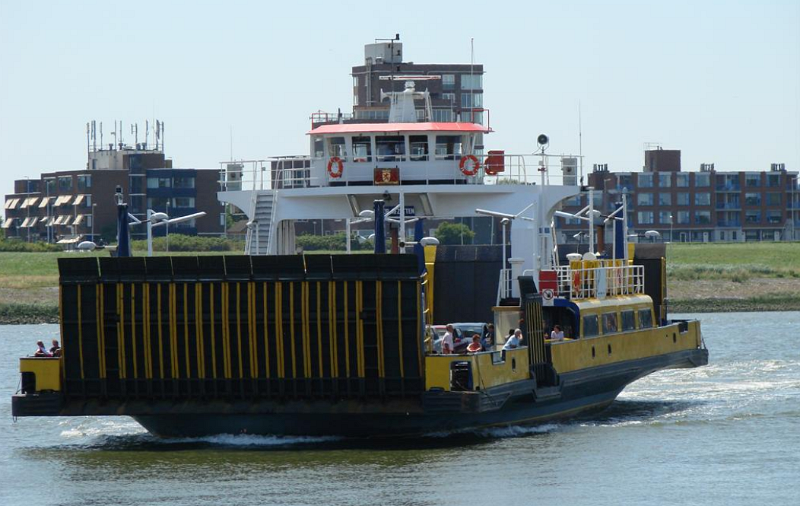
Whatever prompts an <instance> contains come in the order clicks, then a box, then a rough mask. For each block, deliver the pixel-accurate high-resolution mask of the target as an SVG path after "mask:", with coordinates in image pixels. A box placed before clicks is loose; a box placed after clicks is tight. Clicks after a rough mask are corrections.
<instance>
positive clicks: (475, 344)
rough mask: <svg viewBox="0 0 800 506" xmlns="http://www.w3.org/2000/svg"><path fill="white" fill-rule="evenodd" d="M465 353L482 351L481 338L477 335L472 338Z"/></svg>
mask: <svg viewBox="0 0 800 506" xmlns="http://www.w3.org/2000/svg"><path fill="white" fill-rule="evenodd" d="M467 351H468V352H469V353H478V352H479V351H484V349H483V345H482V344H481V336H480V335H479V334H475V335H473V336H472V342H471V343H469V346H467Z"/></svg>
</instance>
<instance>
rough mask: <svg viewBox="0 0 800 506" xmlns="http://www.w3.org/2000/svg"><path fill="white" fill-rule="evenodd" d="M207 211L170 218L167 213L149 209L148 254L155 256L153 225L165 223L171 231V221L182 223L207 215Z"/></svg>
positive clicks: (157, 225)
mask: <svg viewBox="0 0 800 506" xmlns="http://www.w3.org/2000/svg"><path fill="white" fill-rule="evenodd" d="M205 215H206V213H205V211H201V212H199V213H194V214H187V215H186V216H179V217H178V218H170V217H169V216H167V213H156V212H154V211H153V210H152V209H148V210H147V256H149V257H151V256H153V227H159V226H161V225H164V226H165V227H167V229H166V230H167V233H169V225H170V224H171V223H180V222H182V221H189V220H193V219H195V218H201V217H203V216H205Z"/></svg>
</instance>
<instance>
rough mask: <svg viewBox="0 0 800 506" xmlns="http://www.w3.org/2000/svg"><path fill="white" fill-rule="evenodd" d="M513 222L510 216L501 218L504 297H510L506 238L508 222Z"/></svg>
mask: <svg viewBox="0 0 800 506" xmlns="http://www.w3.org/2000/svg"><path fill="white" fill-rule="evenodd" d="M509 223H511V220H509V219H508V218H503V219H502V220H500V226H501V227H503V270H502V271H501V272H502V273H503V297H508V271H507V270H506V269H508V259H507V258H506V257H507V255H508V253H507V250H506V244H507V243H506V240H507V238H508V231H507V230H506V229H507V228H508V224H509Z"/></svg>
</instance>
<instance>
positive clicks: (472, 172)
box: [458, 155, 481, 176]
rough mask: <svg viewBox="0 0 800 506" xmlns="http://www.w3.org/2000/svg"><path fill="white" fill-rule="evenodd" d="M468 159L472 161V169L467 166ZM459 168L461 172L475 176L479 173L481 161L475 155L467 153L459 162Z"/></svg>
mask: <svg viewBox="0 0 800 506" xmlns="http://www.w3.org/2000/svg"><path fill="white" fill-rule="evenodd" d="M467 160H469V161H471V162H472V168H471V169H470V168H468V167H467ZM458 168H459V169H461V173H462V174H464V175H465V176H474V175H475V174H477V173H478V169H480V168H481V162H479V161H478V158H477V157H475V155H467V156H464V157H462V158H461V161H460V162H459V163H458Z"/></svg>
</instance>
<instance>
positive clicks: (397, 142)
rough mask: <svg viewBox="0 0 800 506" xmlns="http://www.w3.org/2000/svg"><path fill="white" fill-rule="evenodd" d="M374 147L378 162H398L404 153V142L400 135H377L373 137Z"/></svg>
mask: <svg viewBox="0 0 800 506" xmlns="http://www.w3.org/2000/svg"><path fill="white" fill-rule="evenodd" d="M375 149H376V150H377V152H378V156H377V160H378V161H379V162H399V161H402V160H403V155H405V153H406V142H405V139H404V138H403V136H402V135H379V136H378V137H376V138H375Z"/></svg>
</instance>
